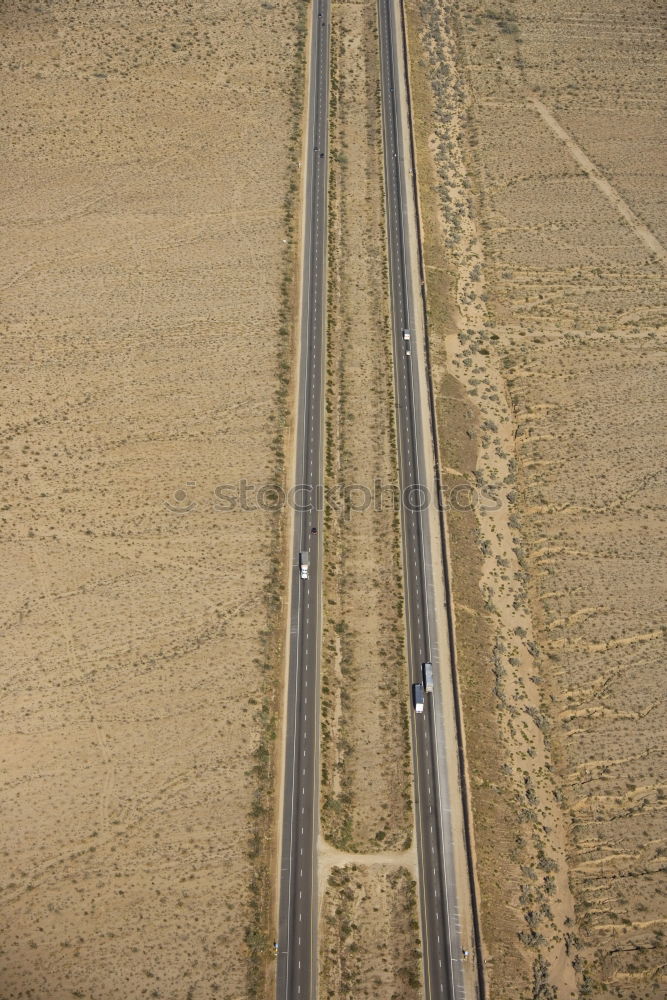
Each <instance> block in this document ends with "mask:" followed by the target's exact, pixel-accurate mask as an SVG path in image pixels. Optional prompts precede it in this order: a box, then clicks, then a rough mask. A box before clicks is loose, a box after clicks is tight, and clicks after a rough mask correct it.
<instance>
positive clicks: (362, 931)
mask: <svg viewBox="0 0 667 1000" xmlns="http://www.w3.org/2000/svg"><path fill="white" fill-rule="evenodd" d="M416 908H417V884H416V882H415V880H414V878H413V876H412V874H411V873H410V871H409V870H408V869H407V868H403V867H398V868H396V867H393V866H391V867H386V866H385V865H382V864H380V865H373V866H370V865H365V864H349V865H345V866H343V867H334V868H333V869H332V870H331V873H330V875H329V879H328V883H327V887H326V893H325V894H324V899H323V902H322V912H321V926H322V929H323V930H324V931H325V932H326V933H324V934H322V935H321V938H320V995H321V997H322V1000H334V998H335V1000H357V998H360V997H373V998H379V997H381V998H382V1000H417V998H418V997H419V996H421V995H422V993H421V980H420V965H421V960H420V950H419V924H418V922H417V920H416V918H415V913H416Z"/></svg>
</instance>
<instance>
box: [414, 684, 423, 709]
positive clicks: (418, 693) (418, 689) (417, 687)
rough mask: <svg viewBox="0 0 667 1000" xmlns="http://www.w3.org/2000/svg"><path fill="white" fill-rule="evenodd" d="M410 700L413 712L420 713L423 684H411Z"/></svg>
mask: <svg viewBox="0 0 667 1000" xmlns="http://www.w3.org/2000/svg"><path fill="white" fill-rule="evenodd" d="M412 700H413V701H414V704H415V712H417V714H418V715H421V714H422V712H423V711H424V685H423V684H413V685H412Z"/></svg>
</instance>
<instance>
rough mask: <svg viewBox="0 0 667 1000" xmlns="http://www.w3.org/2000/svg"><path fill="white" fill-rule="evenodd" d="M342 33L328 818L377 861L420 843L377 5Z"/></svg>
mask: <svg viewBox="0 0 667 1000" xmlns="http://www.w3.org/2000/svg"><path fill="white" fill-rule="evenodd" d="M332 30H333V35H332V124H331V128H332V143H331V146H332V155H331V198H330V202H331V204H330V209H331V226H330V247H329V254H330V258H329V275H330V286H329V341H328V354H327V368H328V370H327V416H328V428H327V434H328V439H327V485H328V486H330V487H332V488H334V489H335V488H336V487H337V486H338V485H341V486H343V487H344V491H343V492H342V493H341V494H340V504H339V509H338V510H334V509H333V508H331V507H330V508H329V509H328V511H327V517H326V526H327V531H326V537H325V543H326V553H325V555H326V571H325V572H326V576H325V592H324V600H325V630H324V662H323V689H322V716H323V740H322V762H323V772H322V822H323V829H324V833H325V836H327V837H328V838H329V839H330V840H331V842H332V843H334V844H335V845H336V846H337V847H339V848H342V849H345V850H357V851H358V850H362V851H373V850H388V849H402V848H405V847H407V846H408V844H409V842H410V838H411V835H412V813H411V805H410V803H411V771H410V756H409V737H408V725H407V708H408V697H407V693H408V688H407V672H406V666H405V655H404V640H403V612H402V596H401V594H402V586H401V582H402V581H401V569H400V535H399V521H398V512H397V510H394V507H393V504H392V503H391V496H390V491H391V487H392V486H393V487H396V483H397V475H398V470H397V461H396V448H395V432H394V424H393V411H394V402H393V398H394V397H393V382H392V356H391V336H390V332H389V323H388V315H387V308H388V299H387V280H386V263H385V260H386V254H385V235H384V228H383V210H382V207H383V187H382V153H381V146H380V141H381V134H380V117H379V104H378V100H379V91H378V85H379V80H378V41H377V33H376V11H375V8H374V7H372V6H371V7H365V6H364V5H360V4H357V3H345V2H337V3H335V4H334V7H333V19H332ZM376 482H377V483H379V484H381V486H382V487H384V491H385V492H384V495H383V496H381V495H380V493H379V491H378V493H377V500H378V504H377V506H376V504H375V503H374V502H370V503H369V505H368V509H366V510H363V511H362V510H360V507H361V506H362V505H363V504H364V503H365V501H366V500H368V494H370V493H371V491H373V489H374V484H375V483H376ZM358 487H361V488H362V489H363V490H367V491H368V494H366V495H364V493H363V492H362V489H360V488H358ZM345 490H347V492H345Z"/></svg>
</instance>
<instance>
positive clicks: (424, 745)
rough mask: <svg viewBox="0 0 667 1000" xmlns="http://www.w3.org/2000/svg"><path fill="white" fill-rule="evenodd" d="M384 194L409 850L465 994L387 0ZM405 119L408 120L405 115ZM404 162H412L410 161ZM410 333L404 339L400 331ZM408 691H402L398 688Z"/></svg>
mask: <svg viewBox="0 0 667 1000" xmlns="http://www.w3.org/2000/svg"><path fill="white" fill-rule="evenodd" d="M378 11H379V28H380V73H381V88H382V128H383V138H384V162H385V201H386V214H387V233H388V248H389V277H390V286H391V315H392V328H393V341H394V382H395V387H396V409H397V423H398V442H399V464H400V484H401V495H402V497H403V500H404V502H403V509H402V517H401V524H402V532H403V571H404V589H405V608H406V623H407V648H408V668H409V677H410V683H411V684H413V683H417V682H419V681H421V679H422V676H421V667H422V664H423V663H424V662H426V661H432V662H433V667H434V672H435V678H436V694H434V695H427V696H426V698H425V705H424V712H423V714H419V715H418V714H417V713H415V712H414V710H412V711H411V720H412V749H413V768H414V780H415V809H416V815H415V820H416V828H417V856H418V862H419V884H420V908H421V914H420V916H421V930H422V950H423V962H424V984H425V994H426V1000H462V998H463V997H464V992H465V991H464V984H463V968H462V946H461V940H460V933H459V925H458V909H457V894H456V880H455V877H454V857H453V848H452V844H453V840H452V830H451V822H450V812H449V808H448V807H447V798H448V788H447V782H446V768H445V766H444V760H442V757H443V752H442V751H440V752H439V749H438V748H439V747H442V746H443V742H444V741H443V740H442V724H443V723H442V718H441V717H440V708H439V694H438V690H437V678H438V666H439V664H438V646H437V638H436V635H435V629H434V625H435V614H434V607H433V589H432V583H431V581H432V572H433V568H432V567H433V561H432V556H431V543H430V534H429V514H428V510H427V509H424V508H423V504H422V503H421V502H420V499H421V497H422V493H421V489H420V487H422V486H424V485H425V483H426V477H425V476H424V469H425V454H424V451H425V449H424V437H423V426H422V419H421V403H420V393H419V378H418V369H417V365H418V363H419V362H418V357H417V349H418V345H417V344H416V343H415V329H414V315H415V313H414V302H415V296H414V294H413V287H412V269H411V266H410V244H409V234H408V221H407V220H408V211H409V210H413V209H414V208H415V206H414V205H411V204H410V202H409V193H408V192H409V191H410V187H409V185H408V184H407V183H406V176H405V169H406V168H405V163H404V149H405V148H406V147H405V145H404V143H403V124H402V123H403V120H404V119H403V118H402V115H401V112H402V110H403V108H402V101H403V100H404V98H403V97H402V86H401V84H402V73H401V65H402V55H403V51H402V38H401V35H400V33H399V30H398V25H397V23H396V7H395V3H394V0H378ZM405 120H407V119H405ZM408 167H409V169H413V167H414V165H413V164H409V165H408ZM405 330H407V331H409V332H410V340H406V339H404V333H403V331H405ZM406 696H407V692H406Z"/></svg>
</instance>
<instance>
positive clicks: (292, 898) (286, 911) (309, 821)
mask: <svg viewBox="0 0 667 1000" xmlns="http://www.w3.org/2000/svg"><path fill="white" fill-rule="evenodd" d="M329 12H330V3H329V0H314V3H313V12H312V32H311V55H310V83H309V109H308V127H307V153H306V159H305V164H304V166H305V170H306V186H305V205H304V211H305V217H306V225H305V233H304V255H303V272H302V300H301V362H300V370H299V407H298V423H297V442H296V449H297V460H296V480H295V481H296V483H297V484H298V485H299V486H300V487H301V489H300V490H298V491H297V494H296V498H295V499H296V504H297V509H296V510H295V514H294V539H293V551H292V556H293V560H292V562H293V578H292V599H291V605H290V650H289V679H288V690H287V720H286V755H285V782H284V803H283V828H282V849H281V874H280V917H279V929H278V942H277V945H278V956H277V959H278V962H277V966H278V967H277V977H276V997H277V1000H298V998H303V1000H314V998H315V996H316V995H317V834H318V829H319V766H320V765H319V727H320V697H319V691H320V646H321V605H322V581H321V576H320V565H321V538H322V531H321V528H322V512H321V510H320V509H317V508H319V507H321V504H319V503H317V502H316V498H317V494H318V491H319V489H320V488H321V484H322V482H323V466H322V427H323V393H322V386H323V385H324V329H325V325H324V324H325V316H326V252H327V167H328V163H327V161H328V141H329V137H328V131H329V36H330V14H329ZM311 504H312V506H313V508H315V509H309V508H310V507H311ZM299 508H303V509H299ZM313 528H315V529H316V530H315V531H313ZM301 552H304V553H307V554H308V561H309V567H308V570H307V578H306V579H302V578H301V574H300V571H299V553H301Z"/></svg>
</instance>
